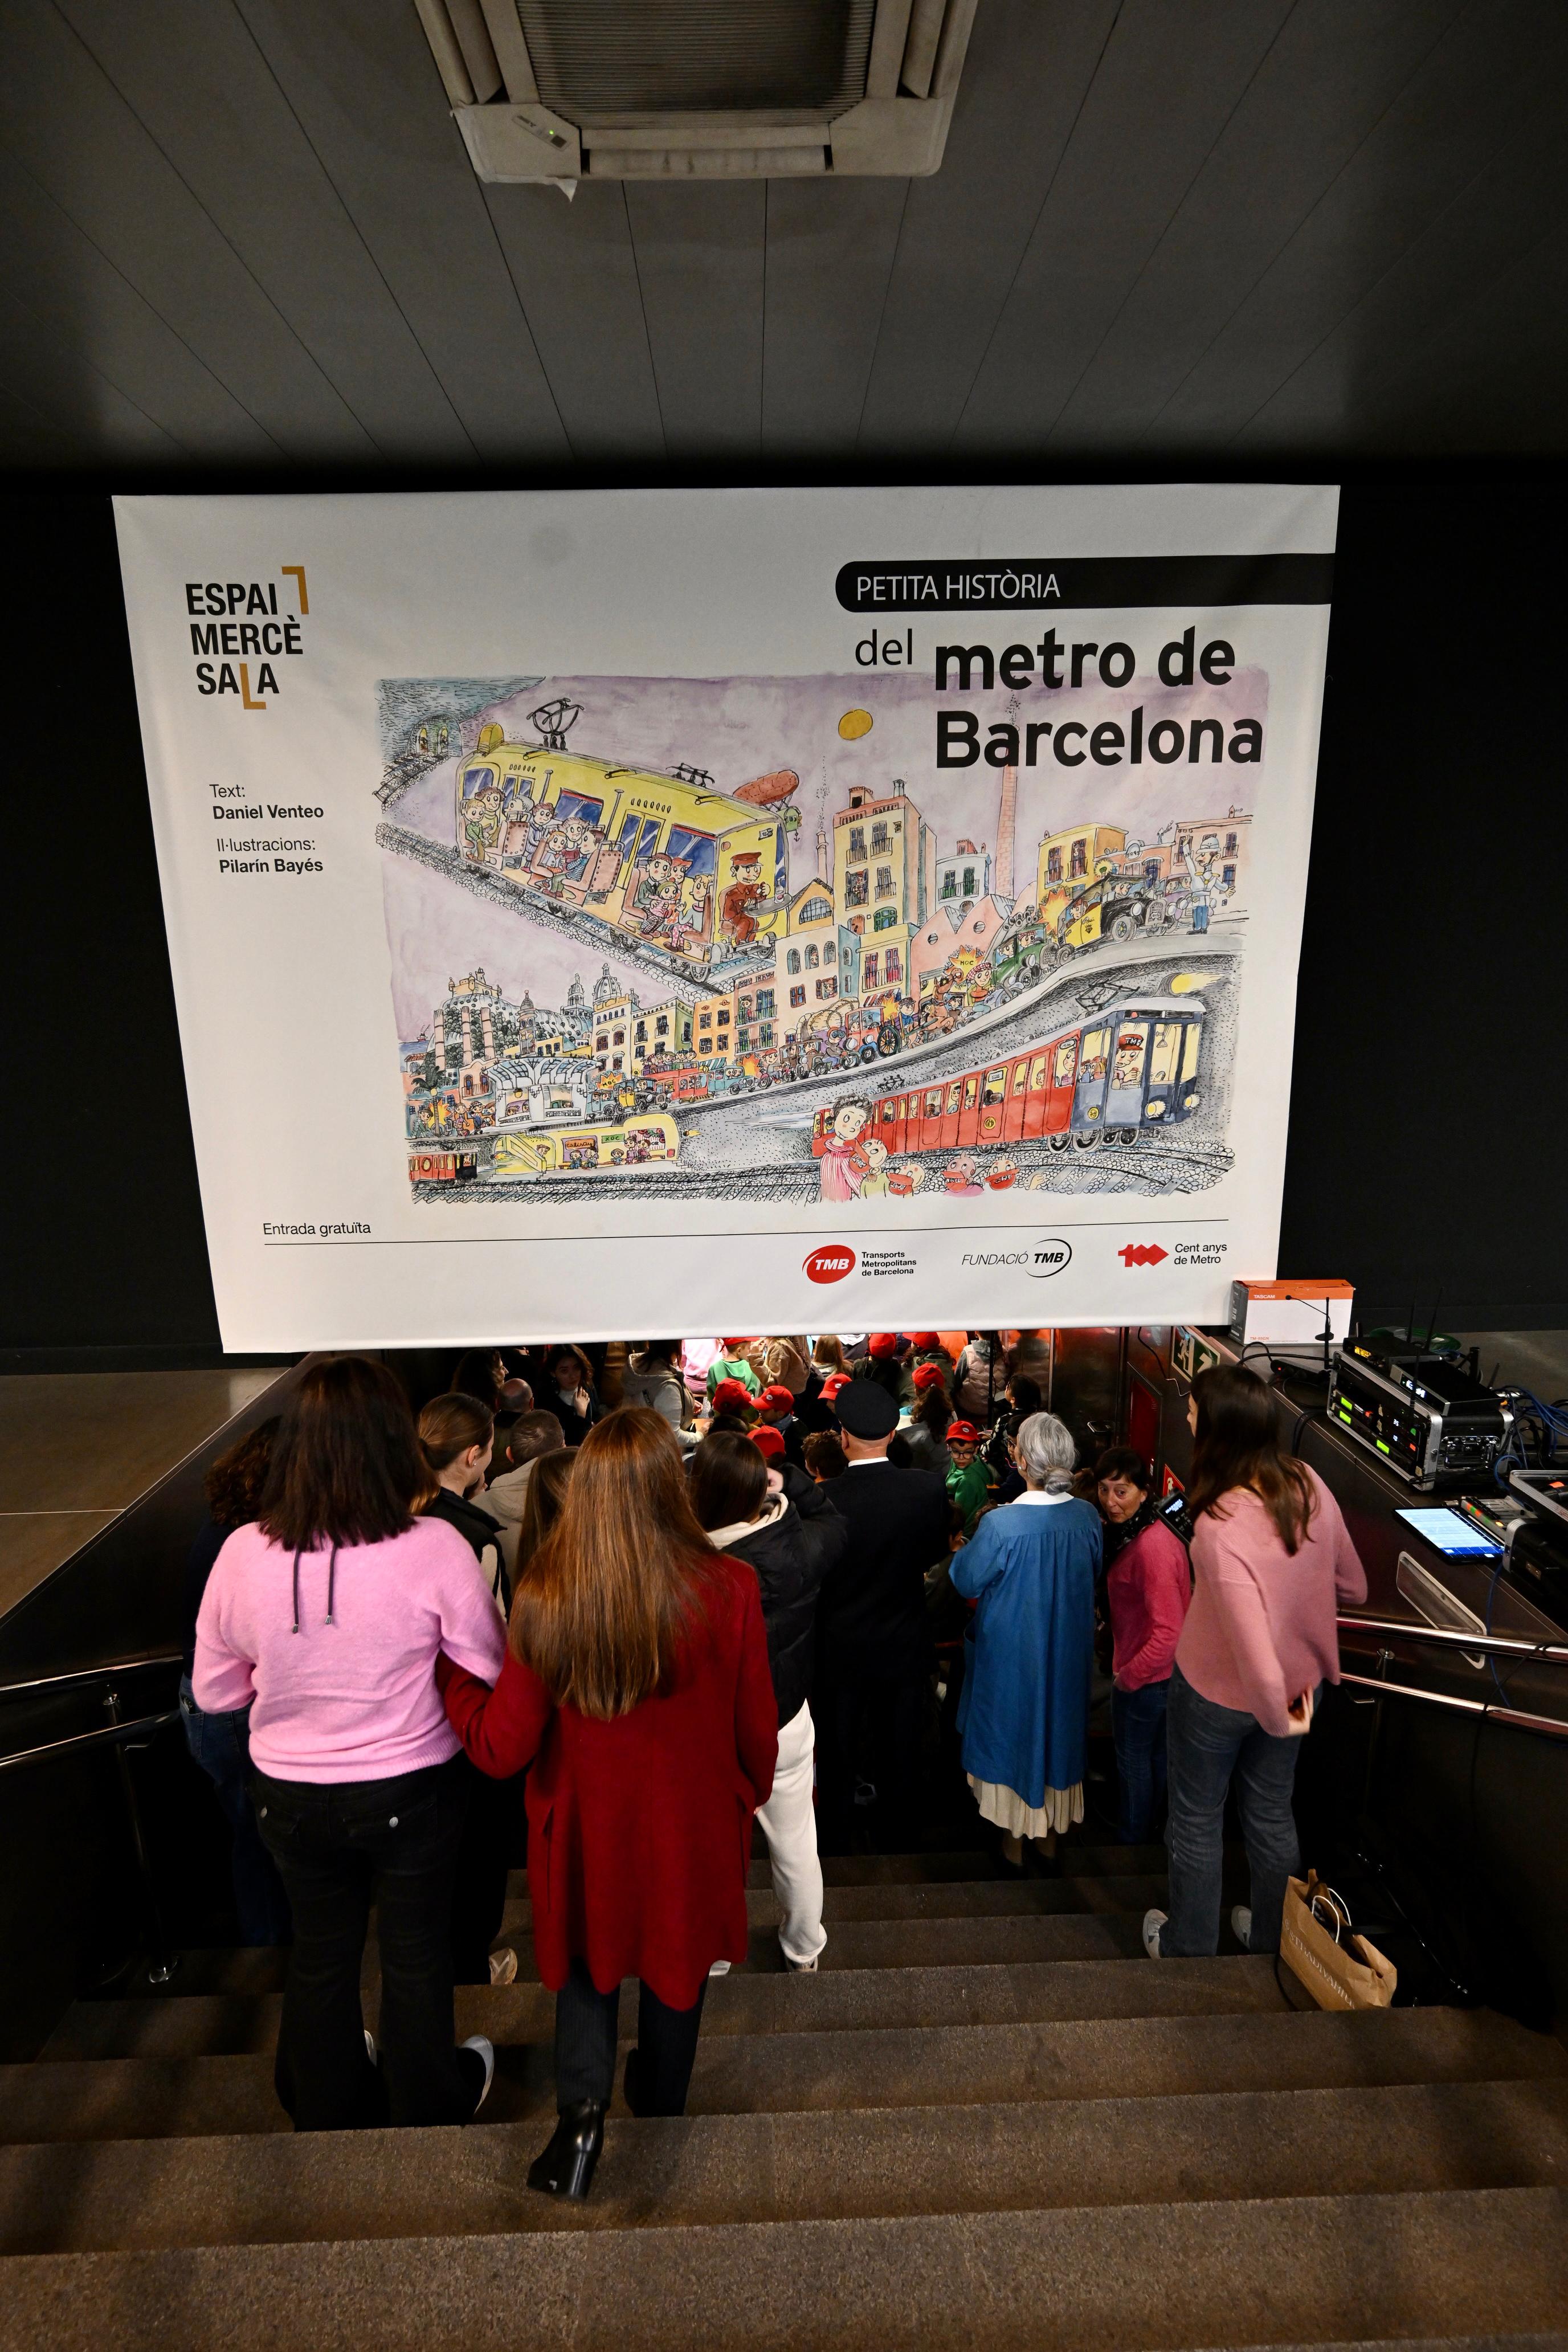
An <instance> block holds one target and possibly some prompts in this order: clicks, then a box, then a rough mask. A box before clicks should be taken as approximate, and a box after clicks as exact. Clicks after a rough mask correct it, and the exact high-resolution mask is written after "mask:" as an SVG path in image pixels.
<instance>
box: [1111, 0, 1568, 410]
mask: <svg viewBox="0 0 1568 2352" xmlns="http://www.w3.org/2000/svg"><path fill="white" fill-rule="evenodd" d="M1565 39H1568V12H1565V11H1563V9H1562V8H1561V7H1560V6H1558V5H1556V0H1551V5H1541V0H1489V5H1487V6H1485V7H1482V8H1471V9H1469V10H1468V11H1467V13H1466V14H1465V15H1464V16H1461V17H1460V18H1459V19H1458V21H1457V22H1456V23H1455V25H1454V26H1452V27H1451V28H1450V29H1449V31H1448V32H1447V34H1446V35H1445V37H1443V39H1442V40H1440V41H1439V42H1438V43H1437V44H1436V47H1435V48H1434V49H1433V50H1432V51H1431V53H1430V55H1429V56H1428V57H1427V58H1426V61H1425V62H1424V64H1423V65H1422V67H1421V68H1420V70H1419V71H1418V72H1417V73H1416V74H1415V76H1414V77H1413V78H1412V79H1411V81H1410V83H1409V84H1408V86H1407V87H1406V88H1405V90H1404V91H1403V92H1402V93H1401V94H1400V96H1399V98H1398V100H1396V101H1395V103H1394V105H1393V106H1392V107H1391V108H1390V109H1389V110H1388V112H1387V113H1386V114H1385V115H1384V118H1383V120H1382V121H1380V122H1379V123H1378V125H1377V127H1376V129H1375V130H1374V131H1373V133H1372V135H1371V136H1370V137H1369V138H1368V139H1366V140H1365V141H1364V142H1363V145H1362V146H1361V147H1360V148H1359V149H1358V151H1357V152H1356V154H1355V155H1354V156H1353V157H1352V160H1351V162H1350V163H1349V164H1348V165H1347V166H1346V168H1345V169H1344V171H1342V173H1340V174H1339V176H1338V178H1337V179H1336V180H1335V181H1334V183H1333V184H1332V185H1331V187H1330V188H1329V189H1328V190H1327V191H1326V193H1325V194H1324V196H1323V198H1322V200H1321V203H1319V204H1318V205H1315V206H1314V208H1313V210H1312V212H1311V213H1310V215H1309V216H1308V218H1307V219H1306V220H1305V221H1304V222H1303V223H1302V225H1301V226H1300V229H1299V230H1298V231H1297V233H1296V235H1295V236H1293V237H1291V239H1290V240H1289V244H1288V245H1287V246H1286V247H1285V248H1284V250H1283V252H1282V253H1281V254H1280V256H1279V259H1278V260H1277V261H1276V262H1275V263H1274V264H1273V265H1272V266H1271V268H1269V269H1268V271H1267V272H1266V273H1265V275H1264V277H1263V278H1261V279H1260V281H1259V282H1258V285H1257V287H1256V288H1255V289H1253V291H1252V292H1251V293H1250V294H1249V295H1248V296H1247V299H1245V300H1244V301H1243V302H1242V303H1241V304H1240V305H1239V306H1238V308H1237V311H1236V314H1235V316H1234V317H1233V318H1232V319H1231V320H1230V321H1229V322H1228V324H1227V325H1226V327H1225V328H1224V329H1223V330H1222V331H1221V332H1220V333H1219V334H1218V335H1216V336H1215V339H1214V341H1213V342H1212V343H1211V344H1210V346H1209V348H1208V350H1207V351H1206V352H1205V353H1204V355H1203V357H1202V359H1201V360H1200V361H1199V362H1198V363H1197V364H1196V366H1194V369H1193V370H1192V371H1191V373H1189V374H1188V376H1187V377H1186V378H1185V380H1184V383H1182V384H1181V385H1180V386H1179V387H1178V388H1177V390H1176V392H1175V393H1174V394H1173V396H1172V397H1171V399H1170V400H1169V401H1168V403H1166V404H1165V405H1164V406H1163V408H1162V409H1161V410H1160V411H1159V412H1158V414H1157V415H1156V416H1155V418H1154V420H1153V421H1152V425H1151V427H1150V437H1151V438H1152V439H1154V440H1156V441H1158V442H1160V443H1162V444H1168V445H1174V446H1181V447H1194V446H1195V447H1202V448H1216V447H1226V446H1229V444H1230V443H1231V442H1232V441H1233V440H1234V438H1235V436H1237V434H1239V433H1241V432H1242V431H1243V430H1244V429H1245V428H1246V426H1247V425H1248V424H1249V423H1250V421H1251V419H1252V418H1253V417H1254V416H1256V415H1258V414H1259V412H1260V411H1261V410H1262V409H1263V408H1264V407H1265V405H1266V404H1267V403H1268V402H1269V401H1270V400H1271V399H1272V398H1273V397H1274V395H1275V394H1277V393H1278V392H1279V389H1280V387H1281V386H1282V385H1283V384H1285V383H1288V382H1289V380H1290V379H1291V377H1292V376H1293V375H1294V374H1295V373H1296V371H1297V370H1298V369H1300V367H1301V366H1302V365H1303V364H1304V363H1305V362H1307V361H1308V360H1309V359H1310V356H1311V354H1312V352H1315V351H1316V350H1317V349H1318V347H1319V346H1320V345H1321V343H1323V342H1324V341H1325V340H1326V339H1327V338H1328V337H1330V336H1331V335H1332V334H1333V333H1334V331H1335V330H1336V329H1337V328H1338V327H1339V326H1340V324H1341V322H1342V320H1346V319H1347V318H1348V317H1349V316H1350V314H1351V313H1352V311H1353V310H1355V308H1356V306H1357V304H1358V303H1360V302H1361V301H1362V300H1363V299H1364V297H1365V296H1366V294H1367V292H1368V291H1369V289H1371V288H1372V287H1373V286H1374V285H1375V284H1376V283H1377V281H1378V280H1379V279H1380V278H1382V277H1383V276H1384V273H1385V272H1386V271H1387V270H1389V269H1390V268H1393V267H1394V264H1395V263H1396V262H1397V261H1398V259H1399V257H1400V256H1401V255H1402V254H1403V253H1405V250H1406V249H1407V247H1410V246H1411V245H1412V243H1413V242H1414V241H1415V239H1417V238H1418V237H1420V236H1422V235H1423V234H1424V233H1425V232H1426V230H1427V229H1428V228H1429V227H1430V226H1431V225H1432V224H1433V223H1434V222H1436V221H1437V220H1439V219H1440V217H1441V215H1443V213H1444V211H1445V208H1446V207H1447V205H1449V203H1450V201H1451V199H1452V198H1453V197H1454V195H1455V194H1456V192H1457V191H1458V190H1459V189H1461V188H1463V186H1464V185H1465V184H1466V183H1467V181H1468V180H1469V179H1470V178H1471V177H1472V176H1473V175H1474V174H1475V173H1477V172H1479V171H1480V170H1481V169H1482V168H1483V167H1484V166H1485V165H1486V163H1488V162H1489V159H1490V158H1491V157H1492V156H1493V155H1494V154H1495V153H1497V152H1499V150H1500V148H1501V147H1502V146H1503V145H1504V144H1505V143H1506V142H1509V141H1510V140H1512V139H1514V138H1516V137H1517V136H1518V135H1519V132H1520V130H1521V126H1522V124H1523V123H1524V122H1525V121H1526V120H1527V119H1528V117H1529V114H1530V111H1531V106H1532V104H1533V101H1534V100H1535V99H1536V98H1537V97H1538V96H1539V95H1540V93H1541V91H1542V88H1543V87H1555V88H1556V89H1558V90H1559V91H1561V89H1562V76H1563V50H1564V45H1565ZM1558 135H1559V136H1560V135H1561V133H1560V131H1559V133H1558ZM1455 291H1456V293H1457V292H1458V287H1457V286H1456V289H1455ZM1358 432H1359V419H1358V418H1357V417H1356V415H1355V414H1354V411H1353V408H1347V407H1346V406H1345V405H1344V402H1343V396H1342V394H1341V393H1336V394H1334V395H1333V396H1332V399H1331V405H1330V407H1329V408H1328V409H1327V410H1326V411H1325V412H1323V414H1322V415H1321V417H1320V420H1319V422H1318V425H1317V426H1316V427H1315V429H1314V432H1313V436H1312V440H1313V442H1314V443H1316V444H1318V445H1319V446H1340V447H1343V446H1352V447H1353V446H1356V438H1357V435H1358Z"/></svg>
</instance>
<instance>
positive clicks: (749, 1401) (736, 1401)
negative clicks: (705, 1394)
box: [709, 1381, 757, 1431]
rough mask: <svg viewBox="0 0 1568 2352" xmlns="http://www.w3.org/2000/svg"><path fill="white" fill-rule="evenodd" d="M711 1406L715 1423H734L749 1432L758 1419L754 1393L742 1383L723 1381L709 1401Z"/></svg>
mask: <svg viewBox="0 0 1568 2352" xmlns="http://www.w3.org/2000/svg"><path fill="white" fill-rule="evenodd" d="M709 1404H710V1408H711V1411H712V1416H713V1418H714V1420H715V1421H719V1420H729V1421H732V1422H735V1423H738V1425H739V1426H740V1427H741V1428H742V1429H745V1430H747V1431H749V1430H750V1429H751V1426H752V1423H753V1422H754V1421H755V1419H756V1417H757V1408H756V1403H755V1402H754V1400H753V1398H752V1391H750V1389H748V1388H747V1387H746V1386H745V1384H744V1382H743V1381H720V1382H719V1384H718V1386H717V1388H716V1389H715V1390H714V1391H713V1393H712V1395H711V1397H710V1399H709Z"/></svg>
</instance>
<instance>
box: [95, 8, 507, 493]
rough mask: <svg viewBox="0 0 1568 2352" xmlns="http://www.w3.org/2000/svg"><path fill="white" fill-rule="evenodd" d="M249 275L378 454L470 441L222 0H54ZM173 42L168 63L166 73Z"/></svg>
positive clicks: (445, 452) (442, 450)
mask: <svg viewBox="0 0 1568 2352" xmlns="http://www.w3.org/2000/svg"><path fill="white" fill-rule="evenodd" d="M58 5H59V6H60V8H61V10H62V13H63V14H64V15H65V16H67V17H68V20H69V21H70V23H71V25H72V26H74V27H75V29H76V31H77V32H78V34H79V36H80V37H81V39H82V40H83V42H84V43H85V44H86V46H87V47H89V49H90V50H91V52H92V55H93V57H94V58H95V59H96V60H97V62H98V63H99V65H100V67H101V68H103V70H104V72H105V73H106V74H108V75H109V77H110V79H111V80H112V81H113V82H114V84H115V86H116V88H117V89H119V90H120V91H121V93H122V94H123V96H124V97H125V99H126V100H128V102H129V103H130V105H131V106H132V108H133V109H134V110H135V112H136V114H137V116H138V118H139V120H140V121H142V124H143V126H144V127H145V129H146V130H147V131H148V132H149V133H150V134H151V136H152V137H153V139H154V140H155V141H156V142H157V143H158V146H159V147H160V148H161V149H162V151H163V153H164V154H165V155H166V156H167V157H168V159H169V161H170V163H173V164H174V168H175V170H176V171H177V172H178V173H179V174H180V176H181V178H182V179H183V180H184V182H185V184H186V185H187V187H189V188H190V190H191V191H192V193H193V194H195V196H196V198H197V199H198V200H199V202H200V203H201V205H202V206H203V208H204V209H205V211H206V213H207V214H208V215H210V217H211V218H212V219H213V220H214V221H215V222H216V225H217V226H218V228H219V229H220V230H221V231H222V233H223V235H224V236H225V237H226V240H227V242H228V243H229V244H230V245H231V246H232V247H234V249H235V251H236V253H237V254H238V255H239V257H240V258H241V260H242V261H243V262H244V263H245V264H246V266H247V268H248V269H249V271H250V273H251V275H252V276H253V277H254V278H256V280H257V282H258V284H259V285H261V286H263V287H265V289H266V290H267V292H268V295H269V296H270V297H271V299H272V300H273V301H274V302H275V303H276V304H277V306H278V309H279V311H280V312H281V314H282V316H283V317H284V318H285V319H287V320H288V321H289V325H290V326H291V327H292V328H293V330H294V331H295V333H296V334H297V335H298V336H299V338H300V341H301V342H302V343H303V344H304V345H305V346H306V347H307V349H308V350H310V352H312V353H313V354H314V356H315V358H316V360H317V361H318V362H319V363H320V365H321V369H322V371H323V372H324V373H325V374H326V375H327V376H328V377H329V378H330V379H331V383H333V385H334V386H335V387H336V389H337V391H338V392H339V393H340V394H341V395H342V399H343V401H344V402H345V404H347V406H348V407H349V408H351V409H352V410H353V414H354V415H355V416H356V417H357V418H358V419H359V422H360V424H361V425H363V428H364V430H365V432H366V434H367V435H368V436H370V438H371V440H372V441H373V442H374V446H375V448H376V449H377V451H378V452H379V453H380V454H381V455H382V456H383V457H421V456H423V457H427V458H432V459H437V460H440V459H447V460H452V461H461V460H462V459H464V458H467V457H472V455H473V448H472V445H471V443H470V442H469V440H468V436H467V434H466V433H465V432H464V431H463V428H462V426H461V425H460V424H459V423H458V418H457V416H456V415H455V413H454V411H453V408H452V405H451V403H450V402H449V401H448V400H447V396H446V394H444V393H443V392H442V390H441V387H440V385H439V383H437V379H436V377H435V375H434V373H432V371H431V368H430V366H429V363H428V362H427V361H426V358H425V354H424V352H422V351H421V350H420V348H419V344H418V342H417V341H416V338H415V336H414V333H413V331H412V330H411V328H410V327H409V325H408V322H407V320H405V318H404V317H403V315H402V313H401V311H400V310H398V308H397V305H396V303H395V300H394V299H393V297H392V294H391V292H390V290H389V289H388V287H387V284H386V281H385V279H384V278H383V276H382V274H381V272H380V270H379V269H378V268H376V266H375V263H374V260H373V259H372V258H371V256H370V254H369V253H368V252H367V251H366V249H365V246H364V242H363V238H362V237H361V236H360V235H359V232H358V230H357V229H356V228H355V227H354V225H353V221H352V220H351V219H350V218H349V215H348V214H347V212H346V211H345V210H344V208H343V205H342V201H341V200H340V198H339V197H338V195H337V194H336V192H335V191H334V189H333V187H332V185H331V181H330V180H329V179H328V177H327V175H326V173H325V172H324V171H323V170H322V168H321V163H320V161H319V160H318V158H317V156H316V154H315V152H314V151H313V149H312V148H311V146H310V142H309V141H308V140H307V138H306V137H305V134H304V132H303V131H302V130H301V129H300V124H299V121H297V119H296V118H295V115H294V113H293V111H292V110H291V109H290V107H289V103H288V101H287V100H286V99H285V98H284V96H283V93H282V91H281V89H279V85H278V81H277V79H276V77H275V76H274V74H273V73H272V71H271V69H270V68H269V67H268V63H267V60H266V59H265V58H264V57H263V56H262V54H261V52H260V50H259V49H258V47H257V45H256V42H255V40H254V39H253V38H252V37H251V35H250V33H249V31H248V30H247V26H246V24H245V21H244V19H243V18H242V17H241V16H239V14H238V12H237V10H236V9H235V8H234V7H233V6H232V5H230V0H160V5H159V10H158V14H157V16H156V17H153V16H151V15H150V14H149V13H148V12H147V11H146V10H144V9H141V8H134V9H132V8H127V7H126V6H125V5H124V0H58ZM171 47H172V49H173V52H174V55H175V56H177V57H178V59H179V70H178V72H177V73H171V72H170V71H169V56H170V51H171Z"/></svg>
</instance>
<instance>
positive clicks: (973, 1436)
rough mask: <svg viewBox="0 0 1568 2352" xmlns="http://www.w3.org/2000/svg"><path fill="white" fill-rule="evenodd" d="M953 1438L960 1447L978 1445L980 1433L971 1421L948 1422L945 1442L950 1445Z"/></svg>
mask: <svg viewBox="0 0 1568 2352" xmlns="http://www.w3.org/2000/svg"><path fill="white" fill-rule="evenodd" d="M955 1437H956V1438H957V1440H958V1442H959V1444H960V1445H978V1444H979V1443H980V1432H979V1431H978V1430H977V1429H976V1428H975V1426H974V1423H973V1422H972V1421H950V1422H949V1423H948V1424H947V1442H948V1444H950V1445H951V1444H952V1441H953V1439H954V1438H955Z"/></svg>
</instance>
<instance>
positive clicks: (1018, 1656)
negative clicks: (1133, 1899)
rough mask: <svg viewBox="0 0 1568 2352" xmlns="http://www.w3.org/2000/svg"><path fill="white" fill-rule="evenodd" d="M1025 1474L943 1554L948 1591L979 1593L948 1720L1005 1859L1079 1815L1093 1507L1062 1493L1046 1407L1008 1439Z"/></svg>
mask: <svg viewBox="0 0 1568 2352" xmlns="http://www.w3.org/2000/svg"><path fill="white" fill-rule="evenodd" d="M1013 1458H1014V1460H1015V1461H1016V1464H1017V1465H1018V1468H1019V1470H1020V1471H1021V1472H1022V1473H1023V1475H1024V1478H1025V1480H1026V1491H1025V1492H1024V1493H1023V1494H1022V1495H1020V1496H1018V1499H1017V1500H1016V1502H1014V1503H1008V1504H1005V1505H1004V1506H1003V1507H1002V1508H1001V1509H1000V1510H995V1511H988V1512H987V1513H986V1514H985V1517H984V1518H983V1519H982V1520H981V1521H980V1524H979V1526H978V1527H977V1528H975V1530H974V1533H973V1536H972V1537H971V1538H970V1540H969V1542H968V1543H967V1544H966V1545H965V1546H964V1547H963V1550H962V1551H960V1552H958V1553H956V1554H955V1555H954V1558H953V1559H952V1567H951V1571H950V1572H951V1575H952V1584H953V1589H954V1591H958V1592H961V1593H963V1597H964V1599H965V1600H966V1601H977V1602H978V1603H979V1606H978V1608H977V1609H976V1611H975V1613H974V1622H973V1626H972V1627H971V1629H970V1633H969V1640H968V1643H967V1644H966V1647H965V1671H964V1677H963V1698H962V1700H961V1702H960V1705H959V1713H958V1727H959V1730H960V1731H961V1733H962V1734H963V1769H964V1770H965V1772H966V1773H967V1774H968V1776H969V1785H970V1787H971V1788H972V1789H973V1791H974V1794H975V1798H976V1800H977V1801H978V1803H979V1806H980V1811H981V1815H982V1818H983V1819H984V1820H985V1821H988V1822H995V1823H996V1826H997V1828H998V1829H999V1830H1000V1831H1001V1832H1002V1852H1003V1853H1004V1855H1005V1858H1006V1860H1007V1861H1009V1862H1011V1863H1013V1864H1015V1865H1016V1864H1019V1863H1021V1862H1022V1860H1023V1853H1024V1847H1023V1842H1024V1840H1025V1838H1032V1839H1033V1840H1034V1843H1035V1846H1036V1850H1037V1852H1038V1853H1041V1854H1043V1855H1045V1856H1046V1857H1047V1858H1048V1857H1049V1856H1050V1855H1051V1854H1052V1853H1055V1851H1056V1843H1057V1832H1058V1830H1065V1829H1067V1828H1068V1827H1070V1825H1071V1824H1072V1823H1073V1822H1081V1821H1082V1819H1083V1778H1084V1770H1085V1765H1086V1760H1087V1757H1088V1743H1089V1675H1090V1671H1091V1669H1092V1665H1093V1660H1094V1579H1095V1571H1096V1570H1098V1568H1099V1566H1100V1514H1099V1513H1098V1512H1097V1511H1096V1510H1095V1508H1094V1506H1093V1505H1092V1504H1091V1503H1085V1502H1081V1501H1079V1499H1078V1498H1077V1497H1076V1496H1074V1494H1073V1492H1072V1471H1073V1464H1074V1462H1075V1461H1076V1460H1077V1452H1076V1449H1075V1447H1074V1445H1073V1442H1072V1438H1071V1436H1070V1434H1069V1433H1068V1431H1067V1430H1066V1429H1065V1428H1064V1427H1063V1426H1062V1423H1060V1422H1059V1421H1058V1419H1057V1418H1056V1415H1055V1414H1054V1413H1049V1412H1037V1413H1032V1414H1031V1415H1030V1416H1029V1418H1028V1420H1027V1421H1026V1422H1024V1423H1023V1424H1022V1425H1021V1427H1020V1428H1019V1430H1018V1433H1017V1435H1016V1438H1015V1439H1014V1441H1013Z"/></svg>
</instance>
